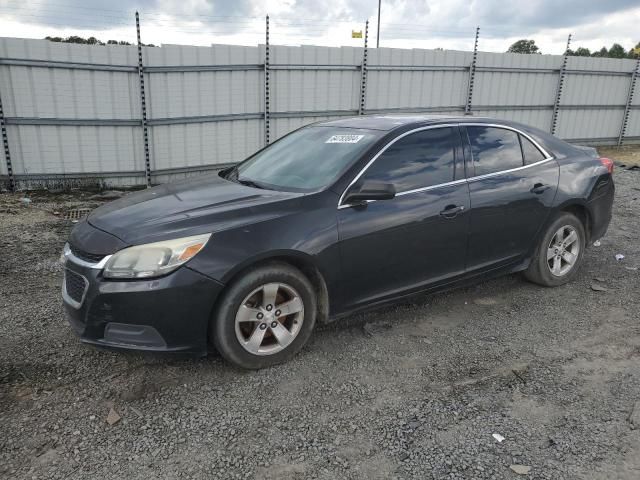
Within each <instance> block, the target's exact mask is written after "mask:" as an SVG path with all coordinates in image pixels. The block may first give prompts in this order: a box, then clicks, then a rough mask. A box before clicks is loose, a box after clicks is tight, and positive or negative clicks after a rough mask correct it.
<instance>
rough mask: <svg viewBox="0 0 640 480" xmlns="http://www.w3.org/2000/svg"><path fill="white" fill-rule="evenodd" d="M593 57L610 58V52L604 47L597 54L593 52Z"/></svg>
mask: <svg viewBox="0 0 640 480" xmlns="http://www.w3.org/2000/svg"><path fill="white" fill-rule="evenodd" d="M591 56H592V57H608V56H609V50H607V47H602V48H601V49H600V50H598V51H597V52H593V53H592V54H591Z"/></svg>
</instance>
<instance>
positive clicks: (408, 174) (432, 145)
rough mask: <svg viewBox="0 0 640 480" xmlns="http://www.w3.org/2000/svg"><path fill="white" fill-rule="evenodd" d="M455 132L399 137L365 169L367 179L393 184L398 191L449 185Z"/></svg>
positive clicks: (440, 130) (445, 130) (435, 131)
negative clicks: (442, 184) (447, 183)
mask: <svg viewBox="0 0 640 480" xmlns="http://www.w3.org/2000/svg"><path fill="white" fill-rule="evenodd" d="M458 138H459V137H458V132H457V131H456V130H454V129H453V128H451V127H442V128H433V129H429V130H423V131H421V132H416V133H412V134H410V135H407V136H406V137H403V138H401V139H400V140H398V141H397V142H395V143H394V144H393V145H391V146H390V147H389V148H388V149H387V150H385V151H384V152H383V153H382V155H380V157H378V158H377V159H376V161H375V162H373V163H372V164H371V166H370V167H369V168H368V169H367V171H366V172H365V174H364V179H366V180H379V181H381V182H387V183H392V184H393V185H394V186H395V187H396V191H397V192H405V191H407V190H414V189H418V188H424V187H431V186H433V185H438V184H440V183H446V182H451V181H452V180H453V175H454V160H455V159H454V148H455V146H456V145H457V142H458Z"/></svg>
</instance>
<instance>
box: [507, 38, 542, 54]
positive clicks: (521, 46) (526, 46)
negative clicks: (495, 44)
mask: <svg viewBox="0 0 640 480" xmlns="http://www.w3.org/2000/svg"><path fill="white" fill-rule="evenodd" d="M507 53H542V52H540V49H539V48H538V46H537V45H536V41H535V40H526V39H522V40H518V41H517V42H515V43H514V44H513V45H511V46H510V47H509V50H507Z"/></svg>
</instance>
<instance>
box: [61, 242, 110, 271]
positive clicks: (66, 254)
mask: <svg viewBox="0 0 640 480" xmlns="http://www.w3.org/2000/svg"><path fill="white" fill-rule="evenodd" d="M62 256H63V258H64V259H65V260H68V261H70V262H73V263H75V264H76V265H80V266H81V267H86V268H94V269H96V270H102V269H103V268H104V266H105V265H106V264H107V262H108V261H109V259H110V258H111V257H112V255H106V256H105V257H104V258H103V259H102V260H100V261H99V262H97V263H91V262H87V261H85V260H82V259H81V258H78V257H76V256H75V255H74V254H73V252H72V251H71V247H70V246H69V244H68V243H65V244H64V249H63V251H62Z"/></svg>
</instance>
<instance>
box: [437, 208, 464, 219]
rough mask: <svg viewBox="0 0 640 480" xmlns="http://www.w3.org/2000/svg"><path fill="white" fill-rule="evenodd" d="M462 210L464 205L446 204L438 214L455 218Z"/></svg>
mask: <svg viewBox="0 0 640 480" xmlns="http://www.w3.org/2000/svg"><path fill="white" fill-rule="evenodd" d="M463 211H464V205H447V206H446V207H445V209H444V210H442V211H441V212H440V215H441V216H443V217H444V218H455V217H457V216H458V214H459V213H462V212H463Z"/></svg>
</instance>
